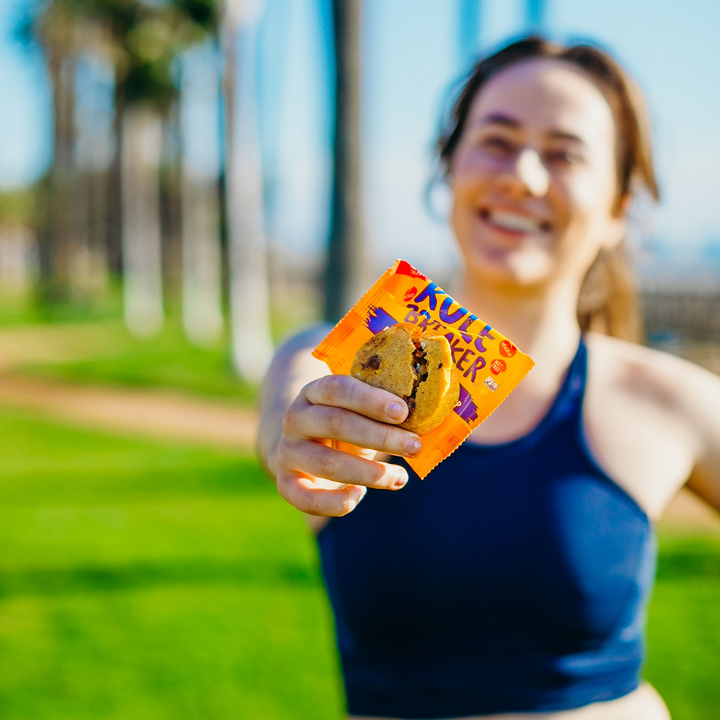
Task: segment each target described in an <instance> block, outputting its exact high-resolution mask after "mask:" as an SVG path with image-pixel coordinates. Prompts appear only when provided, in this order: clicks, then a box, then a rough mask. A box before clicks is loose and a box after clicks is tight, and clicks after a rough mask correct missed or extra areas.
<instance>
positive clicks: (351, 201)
mask: <svg viewBox="0 0 720 720" xmlns="http://www.w3.org/2000/svg"><path fill="white" fill-rule="evenodd" d="M332 7H333V30H334V42H333V47H334V51H335V130H334V140H333V182H332V207H331V229H330V246H329V250H328V259H327V265H326V269H325V319H326V320H328V321H329V322H337V321H338V320H339V319H340V318H341V317H342V316H343V315H344V313H345V312H346V311H347V310H348V309H349V308H350V307H351V306H352V304H353V303H354V302H355V301H356V300H358V299H359V298H360V297H361V295H362V293H363V291H364V289H365V286H366V284H367V278H366V277H365V272H366V265H365V248H364V237H363V235H364V233H363V221H362V193H361V172H360V170H361V169H360V156H361V152H360V90H361V88H360V85H361V37H360V26H361V10H362V0H333V4H332Z"/></svg>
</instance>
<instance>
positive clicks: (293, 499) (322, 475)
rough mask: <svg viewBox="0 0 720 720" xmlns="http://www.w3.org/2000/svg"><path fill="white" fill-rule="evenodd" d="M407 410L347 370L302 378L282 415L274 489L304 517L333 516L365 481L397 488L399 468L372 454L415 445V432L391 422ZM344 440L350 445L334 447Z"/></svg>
mask: <svg viewBox="0 0 720 720" xmlns="http://www.w3.org/2000/svg"><path fill="white" fill-rule="evenodd" d="M407 412H408V410H407V405H406V404H405V403H404V402H403V401H402V400H401V399H400V398H398V397H397V396H395V395H393V394H392V393H389V392H387V391H385V390H380V389H379V388H374V387H372V386H370V385H367V384H365V383H363V382H361V381H360V380H356V379H355V378H353V377H350V376H348V375H335V376H333V375H330V376H327V377H323V378H320V379H318V380H315V381H313V382H311V383H309V384H308V385H306V386H305V387H304V388H303V389H302V391H301V392H300V394H299V395H298V396H297V398H296V399H295V401H294V402H293V403H292V404H291V405H290V407H289V408H288V409H287V411H286V412H285V414H284V416H283V422H282V436H281V437H280V441H279V443H278V446H277V456H276V461H275V463H274V465H275V474H276V478H277V487H278V491H279V492H280V495H282V497H283V498H285V500H287V501H288V502H289V503H290V504H291V505H294V506H295V507H296V508H298V509H299V510H302V511H303V512H305V513H309V514H310V515H324V516H340V515H346V514H347V513H349V512H351V511H352V510H354V509H355V507H356V506H357V504H358V503H359V502H360V500H362V498H363V497H364V496H365V493H366V492H367V488H369V487H370V488H378V489H384V490H399V489H400V488H401V487H403V486H404V485H405V483H407V480H408V476H407V472H406V470H405V469H404V468H402V467H399V466H397V465H390V464H388V463H383V462H378V461H376V460H373V459H372V458H374V457H375V453H376V451H377V452H382V453H389V454H391V455H402V456H406V457H412V456H413V455H415V454H416V453H417V452H418V451H419V450H420V447H421V441H420V438H419V437H418V436H417V435H415V434H414V433H411V432H408V431H407V430H403V429H401V428H399V427H395V425H396V424H397V423H401V422H402V421H403V420H404V419H405V417H406V416H407ZM344 443H349V444H350V445H351V446H354V447H353V448H345V449H339V448H340V447H342V446H343V444H344Z"/></svg>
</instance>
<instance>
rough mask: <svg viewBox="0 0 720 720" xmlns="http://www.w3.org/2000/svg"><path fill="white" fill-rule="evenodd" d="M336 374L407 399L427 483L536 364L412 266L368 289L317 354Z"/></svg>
mask: <svg viewBox="0 0 720 720" xmlns="http://www.w3.org/2000/svg"><path fill="white" fill-rule="evenodd" d="M313 355H314V356H315V357H316V358H318V359H320V360H323V361H324V362H325V363H327V365H328V367H329V368H330V370H331V372H332V373H333V374H334V375H341V374H346V375H348V374H349V375H353V376H354V377H356V378H358V379H360V380H362V381H363V382H366V383H368V384H370V385H373V386H374V387H380V388H383V389H385V390H388V391H389V392H392V393H394V394H395V395H398V396H399V397H401V398H403V400H405V402H406V403H407V405H408V410H409V413H408V417H407V419H406V420H405V422H403V423H402V424H401V425H400V427H404V428H406V429H408V430H411V431H413V432H416V433H417V434H418V435H421V436H423V447H422V449H421V450H420V452H419V453H418V454H417V455H416V456H415V457H413V458H409V459H408V460H407V462H408V463H409V464H410V466H411V467H412V468H413V470H415V472H416V473H417V474H418V475H419V476H420V477H421V478H425V477H426V476H427V474H428V473H429V472H430V471H431V470H432V469H433V468H434V467H435V466H436V465H437V464H438V463H439V462H441V461H442V460H444V459H445V458H446V457H447V456H448V455H450V454H451V453H452V452H453V451H454V450H455V449H456V448H457V447H458V446H459V445H460V444H461V443H462V442H463V440H465V438H467V436H468V435H469V434H470V432H471V431H472V430H473V428H475V427H477V426H478V425H479V424H480V423H481V422H482V421H483V420H485V419H486V418H487V417H488V416H489V415H490V414H491V413H492V412H493V411H494V410H495V408H497V407H498V405H500V403H502V401H503V400H504V399H505V398H506V397H507V396H508V395H509V394H510V392H511V391H512V390H513V389H514V388H515V387H516V386H517V385H518V383H519V382H520V381H521V380H522V379H523V378H524V377H525V375H526V374H527V373H528V372H529V371H530V369H531V368H532V366H533V364H534V363H533V361H532V360H531V359H530V357H528V356H527V355H525V353H523V352H521V351H520V350H518V348H517V346H516V345H514V344H513V343H512V342H511V341H510V340H509V339H508V338H506V337H505V336H504V335H502V334H501V333H499V332H498V331H497V330H496V329H495V328H491V327H490V326H489V325H487V324H486V323H484V322H483V321H482V320H480V319H479V318H478V317H477V316H476V315H473V314H472V313H471V312H470V311H469V310H466V309H465V308H464V307H462V305H460V304H458V303H456V302H455V300H453V299H452V298H451V297H450V296H449V295H448V294H447V293H446V292H444V291H443V290H442V289H441V288H439V287H438V286H437V285H436V284H435V283H433V282H432V281H431V280H429V279H428V278H427V277H426V276H425V275H423V274H422V273H420V272H418V271H417V270H415V268H413V267H412V265H410V264H409V263H407V262H405V261H404V260H396V261H395V264H394V265H393V267H391V268H390V269H389V270H387V271H386V272H385V273H384V274H383V276H382V277H381V278H380V279H379V280H378V281H377V282H376V283H375V284H374V285H373V286H372V287H371V288H370V290H368V292H367V293H366V294H365V295H364V296H363V298H362V299H361V300H360V301H359V302H358V303H357V304H356V305H355V306H354V307H353V308H352V309H351V310H350V311H349V312H348V313H347V315H345V317H344V318H343V319H342V320H341V321H340V322H339V323H338V324H337V325H336V326H335V327H334V328H333V329H332V330H331V331H330V334H329V335H328V336H327V337H326V338H325V339H324V340H323V341H322V342H321V343H320V345H318V347H317V348H316V349H315V350H314V351H313Z"/></svg>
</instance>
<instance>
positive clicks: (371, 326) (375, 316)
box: [365, 305, 397, 335]
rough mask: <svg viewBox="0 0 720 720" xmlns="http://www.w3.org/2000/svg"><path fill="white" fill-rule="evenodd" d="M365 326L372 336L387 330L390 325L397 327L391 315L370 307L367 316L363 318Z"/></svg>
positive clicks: (372, 306) (380, 309)
mask: <svg viewBox="0 0 720 720" xmlns="http://www.w3.org/2000/svg"><path fill="white" fill-rule="evenodd" d="M365 325H366V326H367V329H368V330H369V331H370V332H371V333H372V334H373V335H377V334H378V333H379V332H382V331H383V330H387V328H389V327H390V326H391V325H397V320H396V319H395V318H394V317H392V315H388V314H387V313H386V312H385V311H384V310H383V309H382V308H379V307H375V306H374V305H370V307H369V308H368V316H367V318H365Z"/></svg>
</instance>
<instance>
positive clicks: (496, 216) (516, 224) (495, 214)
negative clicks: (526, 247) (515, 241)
mask: <svg viewBox="0 0 720 720" xmlns="http://www.w3.org/2000/svg"><path fill="white" fill-rule="evenodd" d="M477 214H478V216H479V218H480V220H481V221H482V222H483V223H484V224H485V225H487V226H488V227H489V228H491V229H492V230H495V231H497V232H498V233H499V234H500V235H506V236H508V237H509V238H524V237H527V236H536V237H539V236H546V235H547V234H548V233H549V232H550V230H551V229H552V224H551V223H550V221H549V220H546V219H544V218H541V217H535V216H532V215H527V214H525V213H521V212H517V211H513V210H506V209H502V208H490V207H481V208H480V209H479V210H478V213H477Z"/></svg>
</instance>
